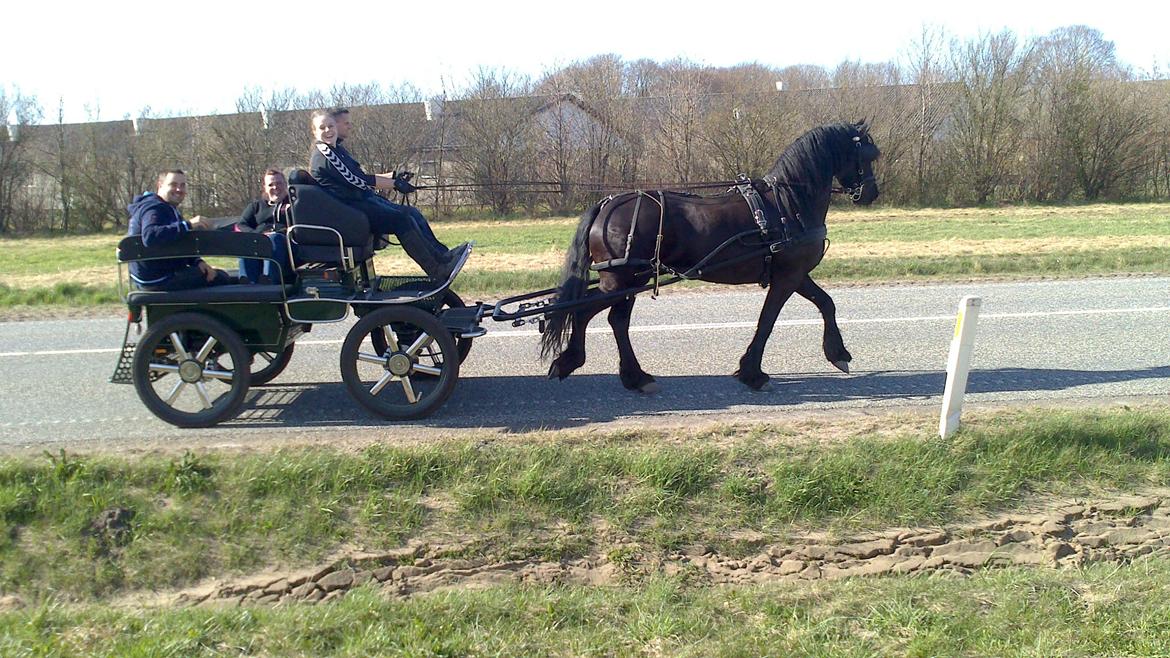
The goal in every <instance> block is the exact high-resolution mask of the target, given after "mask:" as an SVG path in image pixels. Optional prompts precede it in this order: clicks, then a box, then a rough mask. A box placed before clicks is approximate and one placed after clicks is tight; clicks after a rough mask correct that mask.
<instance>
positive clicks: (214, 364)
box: [133, 313, 251, 427]
mask: <svg viewBox="0 0 1170 658" xmlns="http://www.w3.org/2000/svg"><path fill="white" fill-rule="evenodd" d="M249 361H250V355H249V354H248V348H247V347H245V346H244V341H243V340H241V339H240V337H239V335H238V334H236V332H235V331H233V330H232V329H231V328H229V327H228V326H227V325H225V324H223V323H222V322H220V321H218V320H216V319H214V318H211V317H208V316H206V315H201V314H199V313H179V314H176V315H172V316H170V317H168V318H165V319H163V320H162V321H160V322H159V323H157V324H154V325H151V327H150V329H148V330H147V332H146V334H145V335H144V336H143V337H142V340H141V341H139V343H138V347H137V349H136V350H135V351H134V365H133V378H134V389H135V390H136V391H138V397H139V398H141V399H142V402H143V404H145V405H146V407H147V408H148V409H150V411H151V412H152V413H153V414H154V415H156V416H158V417H159V418H161V419H163V420H165V421H166V422H168V423H170V424H172V425H177V426H179V427H209V426H211V425H215V424H216V423H218V422H220V421H223V420H225V419H227V418H230V417H232V416H234V415H235V413H236V412H237V411H238V410H239V408H240V405H241V404H242V403H243V402H244V395H245V394H246V393H247V392H248V386H249V384H250V382H251V372H250V370H249V365H248V364H249Z"/></svg>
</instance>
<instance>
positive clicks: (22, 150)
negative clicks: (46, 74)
mask: <svg viewBox="0 0 1170 658" xmlns="http://www.w3.org/2000/svg"><path fill="white" fill-rule="evenodd" d="M9 117H13V118H15V122H14V123H12V124H8V123H7V122H8V120H9ZM40 117H41V107H40V105H39V104H38V103H37V100H36V98H35V97H33V96H25V95H24V94H22V93H21V92H20V90H19V89H13V90H12V91H6V90H5V88H4V87H0V122H2V123H3V127H4V131H3V133H0V233H7V232H9V231H10V230H12V229H13V228H15V226H16V225H18V224H20V223H21V222H19V221H18V220H17V218H16V217H15V214H16V210H17V208H18V207H19V205H20V202H21V199H20V191H21V188H22V187H23V186H24V184H25V182H26V181H27V180H28V178H29V176H31V175H32V171H33V165H32V159H31V154H30V153H29V148H28V146H29V135H28V134H27V131H25V130H24V128H25V127H27V126H29V125H31V124H33V123H35V122H36V121H37V120H39V119H40Z"/></svg>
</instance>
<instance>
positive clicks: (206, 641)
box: [0, 559, 1170, 657]
mask: <svg viewBox="0 0 1170 658" xmlns="http://www.w3.org/2000/svg"><path fill="white" fill-rule="evenodd" d="M1168 641H1170V561H1167V560H1164V559H1145V560H1140V561H1138V562H1136V563H1135V564H1132V565H1129V566H1127V567H1124V568H1117V567H1115V566H1104V565H1099V566H1092V567H1089V568H1086V569H1084V570H1080V571H1063V572H1056V571H1049V570H1036V571H1026V570H1019V569H1008V570H1001V571H991V572H981V573H978V574H976V575H974V576H972V577H970V578H960V579H951V578H932V577H914V578H889V577H887V578H866V579H851V580H847V581H839V582H832V583H819V584H809V585H803V584H798V585H790V586H753V587H721V588H693V587H689V586H688V585H687V583H686V582H684V581H682V580H679V579H670V578H662V577H660V578H655V579H652V580H651V581H649V582H648V583H646V584H645V585H644V586H642V587H639V588H627V587H614V588H593V587H549V588H534V587H523V586H502V587H494V588H491V589H487V590H482V591H466V590H465V591H448V592H443V593H437V594H430V595H425V596H418V597H414V598H411V599H409V600H387V599H386V598H385V597H384V596H382V595H381V594H379V593H378V592H376V591H374V590H370V589H358V590H355V591H353V592H351V593H350V594H349V595H348V596H346V597H345V598H343V599H341V600H339V601H336V602H334V603H331V604H327V605H317V606H310V605H293V606H287V607H284V606H282V607H277V608H271V607H244V608H229V609H219V610H209V609H188V610H162V611H157V610H156V611H127V610H118V609H110V608H106V607H101V606H83V607H70V606H63V605H60V604H53V603H45V604H43V605H41V606H39V607H37V608H34V609H31V610H26V611H20V612H15V613H6V614H0V653H2V654H3V655H6V656H24V655H29V656H33V655H35V656H56V655H86V656H119V657H133V656H171V655H176V656H178V655H183V656H190V655H229V654H230V655H271V656H370V655H378V656H391V655H393V656H398V655H404V656H464V655H542V656H548V655H597V656H605V655H653V656H660V655H670V656H765V655H773V656H775V655H784V656H788V655H817V656H823V655H832V656H875V655H905V656H939V655H948V656H956V655H968V656H1009V655H1013V656H1014V655H1020V656H1098V655H1127V656H1128V655H1164V652H1165V647H1166V646H1167V642H1168Z"/></svg>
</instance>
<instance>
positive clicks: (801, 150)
mask: <svg viewBox="0 0 1170 658" xmlns="http://www.w3.org/2000/svg"><path fill="white" fill-rule="evenodd" d="M864 131H865V128H864V127H863V126H857V125H854V124H851V123H836V124H832V125H828V126H818V127H816V128H813V129H812V130H810V131H808V132H806V133H805V134H803V135H801V136H800V137H797V138H796V141H795V142H792V144H790V145H789V146H788V148H786V149H784V152H783V153H781V154H780V157H779V158H776V162H775V163H774V164H773V165H772V168H771V169H769V170H768V173H769V174H770V175H772V176H775V177H776V178H777V179H778V180H780V181H783V182H786V183H788V184H789V185H794V186H803V187H807V188H810V189H819V188H821V187H824V186H828V185H830V184H831V183H832V182H833V171H834V169H836V164H837V162H836V159H837V157H838V155H839V154H838V153H837V150H838V149H839V147H840V146H851V145H852V138H853V135H855V134H864ZM839 150H841V151H844V149H839Z"/></svg>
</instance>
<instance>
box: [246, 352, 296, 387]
mask: <svg viewBox="0 0 1170 658" xmlns="http://www.w3.org/2000/svg"><path fill="white" fill-rule="evenodd" d="M296 346H297V344H296V343H289V344H288V346H286V347H285V348H284V350H282V351H280V352H256V353H255V354H253V355H252V386H263V385H265V384H267V383H268V382H270V381H272V380H274V379H276V378H277V377H279V376H280V373H282V372H284V369H285V368H287V367H288V362H289V359H292V355H293V348H294V347H296Z"/></svg>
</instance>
